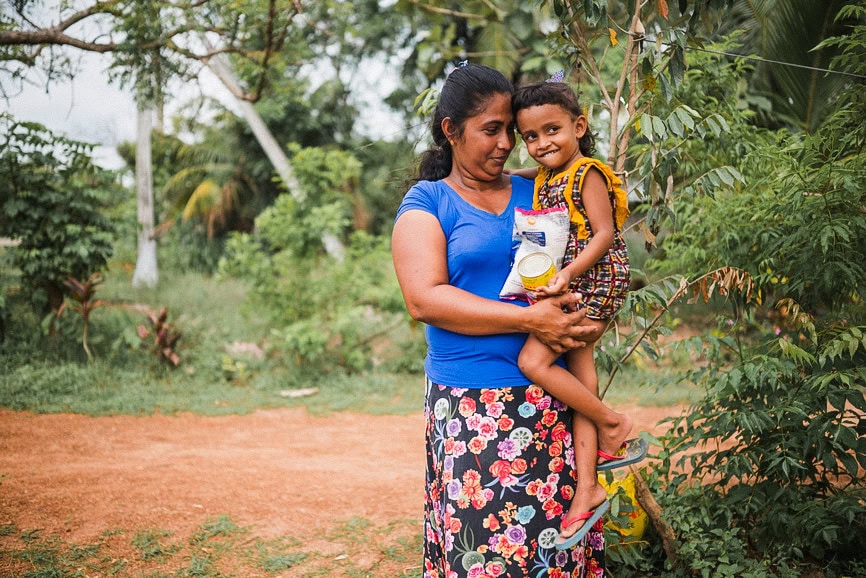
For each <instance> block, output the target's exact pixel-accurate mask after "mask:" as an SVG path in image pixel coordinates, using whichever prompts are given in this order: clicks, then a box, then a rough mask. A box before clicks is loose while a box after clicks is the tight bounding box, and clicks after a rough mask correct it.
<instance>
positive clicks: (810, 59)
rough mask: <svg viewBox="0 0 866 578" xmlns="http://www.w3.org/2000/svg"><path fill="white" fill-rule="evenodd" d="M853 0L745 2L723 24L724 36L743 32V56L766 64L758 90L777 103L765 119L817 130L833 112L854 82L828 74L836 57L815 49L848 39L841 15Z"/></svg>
mask: <svg viewBox="0 0 866 578" xmlns="http://www.w3.org/2000/svg"><path fill="white" fill-rule="evenodd" d="M849 3H850V0H826V1H823V2H815V1H814V0H742V1H740V2H737V4H736V5H735V7H734V9H733V10H732V12H731V14H730V15H728V17H726V18H724V19H721V21H722V22H724V23H725V27H723V29H722V32H723V33H725V32H733V31H734V30H741V31H743V36H742V41H743V48H742V53H743V54H754V55H756V56H758V57H759V58H760V59H761V60H760V61H758V63H757V64H756V67H755V73H754V75H753V76H752V79H751V86H752V90H754V91H756V92H757V93H759V94H763V95H765V96H766V97H767V98H768V99H769V100H770V101H771V102H772V104H773V110H772V113H771V114H770V115H769V116H767V117H766V118H764V119H763V121H764V122H766V123H767V124H770V125H779V124H784V125H789V126H794V127H797V128H799V129H801V130H804V131H806V132H812V131H814V130H815V129H816V128H817V127H818V126H820V124H821V122H822V121H823V119H824V118H826V116H827V114H828V113H829V112H830V111H831V109H832V100H833V98H834V97H835V96H836V95H837V94H838V93H839V91H840V90H841V89H842V88H843V87H844V86H845V85H846V84H847V83H848V82H850V79H849V78H848V77H846V76H843V75H837V74H828V73H827V72H825V71H824V70H822V69H827V68H828V67H829V63H830V61H831V60H832V58H833V56H834V55H835V53H833V52H832V51H830V50H828V49H823V50H813V49H814V48H815V46H817V45H818V43H820V42H821V41H823V40H825V39H826V38H828V37H830V36H838V35H842V34H845V29H846V25H847V24H849V23H845V22H836V21H835V18H836V14H838V12H839V10H840V9H841V8H842V7H843V6H845V5H846V4H849Z"/></svg>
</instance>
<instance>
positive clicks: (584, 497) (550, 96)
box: [512, 81, 646, 549]
mask: <svg viewBox="0 0 866 578" xmlns="http://www.w3.org/2000/svg"><path fill="white" fill-rule="evenodd" d="M512 107H513V109H514V116H515V120H516V122H517V130H518V132H519V133H520V135H521V136H522V137H523V141H524V142H525V143H526V148H527V149H528V151H529V154H530V155H531V156H532V158H533V159H535V160H536V161H537V162H538V163H539V164H540V165H541V166H540V167H539V168H538V170H537V174H535V198H534V202H533V209H536V210H538V209H550V208H554V207H568V209H569V217H570V227H571V228H570V234H569V241H568V246H567V248H566V254H565V258H564V259H563V267H562V270H561V271H559V272H558V273H557V274H556V275H555V276H554V277H553V278H552V279H551V280H550V281H549V282H548V285H547V286H546V287H540V288H538V290H537V291H536V297H540V298H543V297H547V296H551V295H558V294H561V293H564V292H565V291H568V290H570V291H574V292H576V293H577V294H578V295H579V296H580V297H581V300H582V304H583V306H584V307H585V308H586V317H587V319H588V320H589V322H591V323H595V324H597V325H598V326H599V328H600V330H599V334H601V332H603V331H604V329H605V328H606V327H607V324H608V322H609V321H610V319H611V318H613V316H614V315H615V314H616V312H617V311H618V310H619V308H620V307H622V304H623V302H624V301H625V295H626V292H627V291H628V286H629V262H628V253H627V250H626V245H625V241H624V240H623V237H622V226H623V222H624V221H625V219H626V217H627V216H628V205H627V200H626V194H625V192H624V191H623V190H622V188H621V185H622V181H620V179H619V178H617V177H616V175H614V174H613V171H612V170H611V169H610V167H608V166H607V165H605V164H604V163H602V162H601V161H598V160H596V159H593V158H590V156H589V155H591V154H592V152H593V149H594V146H595V139H594V137H593V135H592V133H591V132H590V130H589V127H588V125H587V119H586V116H585V115H584V114H583V111H582V110H581V108H580V105H579V104H578V102H577V98H576V97H575V95H574V92H573V91H572V90H571V88H570V87H569V86H568V85H567V84H565V83H563V82H556V81H553V82H551V81H547V82H541V83H537V84H532V85H528V86H524V87H522V88H519V89H518V90H517V91H516V93H515V94H514V97H513V98H512ZM530 172H536V171H535V170H534V169H531V170H530ZM519 173H520V174H524V175H526V173H524V172H523V171H519ZM594 345H595V344H594V343H587V345H586V346H585V347H583V348H580V349H574V350H572V351H569V352H567V353H566V354H565V361H566V365H567V367H568V370H566V369H564V368H563V367H561V366H559V365H557V364H556V363H555V361H556V360H557V358H558V357H559V354H557V353H556V352H554V351H553V350H551V349H550V348H548V347H547V346H546V345H545V344H544V343H543V342H541V341H540V340H539V339H538V338H536V337H534V336H532V335H530V336H529V338H528V339H527V340H526V344H525V345H524V346H523V349H522V351H521V353H520V357H519V359H518V364H519V366H520V369H521V371H522V372H523V373H524V375H526V377H528V378H529V379H531V380H532V381H533V382H534V383H536V384H538V385H539V386H541V387H542V388H544V389H545V390H547V391H548V392H549V393H551V394H553V395H554V396H556V397H557V398H558V399H560V400H561V401H562V402H564V403H566V404H568V405H569V407H571V408H572V409H573V410H574V412H575V415H574V428H573V435H574V447H575V465H576V470H577V475H578V480H577V487H576V489H575V495H574V498H573V499H572V502H571V507H570V509H569V511H568V513H567V515H566V516H565V518H564V519H563V521H562V525H561V528H560V536H559V538H558V540H557V544H556V545H557V548H560V549H565V548H569V547H571V546H573V545H574V544H576V543H578V542H579V541H580V540H581V539H582V538H583V536H585V535H586V532H588V531H589V529H590V528H591V527H592V526H593V524H595V522H597V521H598V520H599V519H600V518H601V516H602V515H603V514H604V512H605V511H606V510H607V508H608V506H609V505H610V503H609V501H608V500H607V493H606V491H605V490H604V488H603V487H602V486H601V485H600V484H599V483H598V475H597V473H596V470H597V469H611V468H613V467H619V466H622V465H626V464H629V463H634V462H637V461H640V460H641V459H643V458H644V456H645V455H646V442H644V441H643V440H639V439H632V440H627V438H628V435H629V433H630V432H631V429H632V419H631V418H630V417H629V416H627V415H624V414H620V413H617V412H614V411H613V410H611V409H610V408H608V407H607V406H606V405H604V403H602V401H601V400H600V399H599V397H598V375H597V373H596V369H595V362H594V359H593V349H594ZM599 460H601V461H599Z"/></svg>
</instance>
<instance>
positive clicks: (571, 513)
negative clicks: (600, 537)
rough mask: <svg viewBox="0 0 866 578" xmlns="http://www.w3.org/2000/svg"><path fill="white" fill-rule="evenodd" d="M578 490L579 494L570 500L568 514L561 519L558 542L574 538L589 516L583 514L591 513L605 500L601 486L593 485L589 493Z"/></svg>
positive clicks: (605, 493)
mask: <svg viewBox="0 0 866 578" xmlns="http://www.w3.org/2000/svg"><path fill="white" fill-rule="evenodd" d="M578 490H579V493H575V495H574V499H572V500H571V506H570V507H569V508H568V514H566V516H565V518H563V519H562V525H561V526H560V529H559V540H560V541H565V540H567V539H568V538H570V537H571V536H574V534H575V533H576V532H577V531H578V530H580V528H581V527H582V526H583V525H584V524H585V523H586V522H587V518H589V516H585V514H586V513H587V512H592V511H593V510H595V509H596V508H597V507H599V506H600V505H601V504H603V503H604V501H605V500H607V492H606V491H605V490H604V488H603V487H601V484H598V483H596V484H593V486H592V487H591V488H589V491H584V490H583V488H578Z"/></svg>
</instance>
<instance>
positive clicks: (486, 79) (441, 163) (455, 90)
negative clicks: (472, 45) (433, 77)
mask: <svg viewBox="0 0 866 578" xmlns="http://www.w3.org/2000/svg"><path fill="white" fill-rule="evenodd" d="M513 92H514V86H513V85H512V84H511V81H509V80H508V79H507V78H505V76H503V75H502V73H501V72H499V71H498V70H494V69H492V68H489V67H487V66H482V65H480V64H464V65H463V66H459V67H457V68H455V69H454V70H453V71H451V74H449V75H448V78H446V79H445V85H444V86H443V87H442V90H441V92H440V93H439V103H438V104H437V105H436V110H435V111H433V118H432V119H431V120H430V133H431V135H432V136H433V148H431V149H429V150H427V151H426V152H425V153H424V154H423V155H422V156H421V163H420V165H419V167H418V180H422V181H438V180H440V179H444V178H445V177H447V176H448V175H449V174H450V173H451V162H452V157H451V143H449V142H448V137H447V136H445V132H444V131H443V130H442V121H443V120H444V119H446V118H448V117H450V118H451V122H453V123H454V126H455V127H456V128H457V131H458V134H462V133H463V127H464V126H465V123H466V119H468V118H470V117H473V116H475V115H476V114H478V113H480V112H481V111H482V110H484V105H485V104H486V103H487V100H488V99H489V98H490V97H491V96H494V95H496V94H506V95H508V96H509V97H510V96H511V94H512V93H513Z"/></svg>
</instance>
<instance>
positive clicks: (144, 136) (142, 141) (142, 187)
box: [132, 103, 159, 288]
mask: <svg viewBox="0 0 866 578" xmlns="http://www.w3.org/2000/svg"><path fill="white" fill-rule="evenodd" d="M152 125H153V110H151V109H150V107H146V105H144V104H141V103H139V109H138V127H137V131H138V143H137V144H136V147H135V185H136V194H137V198H138V259H137V261H136V263H135V272H134V273H133V274H132V286H133V287H135V288H139V287H147V288H153V287H156V284H157V282H158V281H159V269H158V268H157V263H156V239H154V237H153V166H152V164H151V154H150V132H151V127H152Z"/></svg>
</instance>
